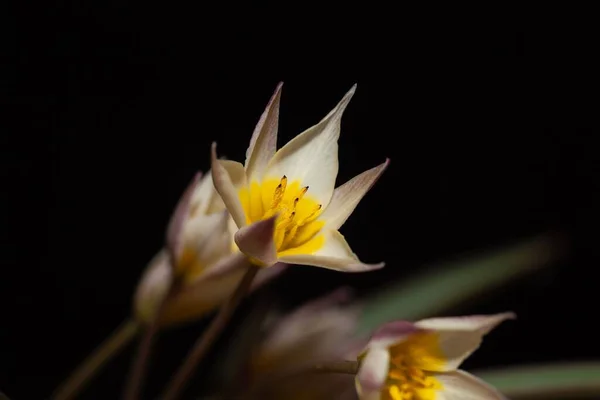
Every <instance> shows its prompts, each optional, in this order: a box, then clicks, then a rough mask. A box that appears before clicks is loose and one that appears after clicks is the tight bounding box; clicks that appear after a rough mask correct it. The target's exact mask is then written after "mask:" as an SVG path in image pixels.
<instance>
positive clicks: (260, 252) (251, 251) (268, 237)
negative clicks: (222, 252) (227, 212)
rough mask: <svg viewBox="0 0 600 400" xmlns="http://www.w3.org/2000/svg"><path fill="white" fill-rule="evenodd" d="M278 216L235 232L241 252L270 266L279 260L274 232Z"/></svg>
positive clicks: (261, 264) (236, 241) (265, 265)
mask: <svg viewBox="0 0 600 400" xmlns="http://www.w3.org/2000/svg"><path fill="white" fill-rule="evenodd" d="M276 219H277V216H273V217H271V218H268V219H264V220H261V221H258V222H255V223H253V224H251V225H248V226H244V227H242V228H241V229H240V230H239V231H237V232H236V234H235V237H234V238H235V243H236V244H237V245H238V247H239V248H240V250H241V252H242V253H244V254H246V255H247V256H248V257H250V258H251V259H253V260H254V261H256V262H258V263H259V264H260V266H264V267H270V266H272V265H273V264H275V263H276V262H277V249H276V248H275V241H274V240H273V234H274V232H275V221H276Z"/></svg>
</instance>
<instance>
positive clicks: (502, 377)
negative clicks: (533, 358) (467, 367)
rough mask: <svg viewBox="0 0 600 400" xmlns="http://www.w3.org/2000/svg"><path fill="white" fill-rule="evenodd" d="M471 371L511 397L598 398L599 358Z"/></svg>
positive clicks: (517, 399)
mask: <svg viewBox="0 0 600 400" xmlns="http://www.w3.org/2000/svg"><path fill="white" fill-rule="evenodd" d="M474 374H475V375H477V376H478V377H479V378H481V379H483V380H484V381H486V382H488V383H489V384H491V385H493V386H495V387H496V388H498V390H500V391H501V392H502V393H503V394H504V395H505V396H508V397H509V398H510V399H513V400H533V399H539V400H541V399H544V400H546V399H583V398H588V399H599V398H600V361H593V362H592V361H590V362H578V363H576V362H573V363H555V364H553V363H550V364H541V365H523V366H514V367H506V368H498V369H494V370H491V369H490V370H481V371H474Z"/></svg>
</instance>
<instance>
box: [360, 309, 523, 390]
mask: <svg viewBox="0 0 600 400" xmlns="http://www.w3.org/2000/svg"><path fill="white" fill-rule="evenodd" d="M512 318H515V315H514V314H513V313H502V314H496V315H487V316H483V315H482V316H470V317H454V318H431V319H425V320H421V321H419V322H416V323H414V324H413V323H410V322H407V321H398V322H392V323H389V324H386V325H384V326H382V327H381V328H380V329H379V330H378V331H377V332H376V333H375V334H374V335H373V337H372V338H371V340H370V342H369V344H368V345H367V347H366V350H365V351H364V352H363V353H361V355H360V357H359V359H360V360H361V367H360V370H359V373H358V375H357V379H356V387H357V391H358V393H359V397H360V398H361V399H365V400H380V399H381V400H386V399H387V400H433V399H435V400H467V399H478V400H479V399H481V400H484V399H505V397H504V396H503V395H502V394H500V393H499V392H498V391H497V390H495V389H494V388H492V387H491V386H489V385H487V384H486V383H484V382H483V381H481V380H480V379H478V378H476V377H474V376H473V375H470V374H468V373H467V372H464V371H461V370H458V367H459V366H460V364H461V363H462V362H463V360H465V359H466V358H467V357H468V356H469V355H470V354H471V353H473V352H474V351H475V350H476V349H477V348H478V347H479V345H480V344H481V341H482V339H483V336H484V335H485V334H487V333H488V332H489V331H491V330H492V329H493V328H495V327H496V326H497V325H498V324H500V323H501V322H502V321H505V320H507V319H512Z"/></svg>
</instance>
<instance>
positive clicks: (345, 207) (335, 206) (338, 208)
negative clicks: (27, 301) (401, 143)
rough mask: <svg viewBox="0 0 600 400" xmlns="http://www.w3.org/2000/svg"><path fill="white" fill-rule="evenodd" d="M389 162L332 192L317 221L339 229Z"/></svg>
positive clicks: (358, 176) (356, 177) (387, 160)
mask: <svg viewBox="0 0 600 400" xmlns="http://www.w3.org/2000/svg"><path fill="white" fill-rule="evenodd" d="M389 162H390V160H389V158H388V159H386V160H385V162H384V163H382V164H380V165H378V166H376V167H374V168H371V169H369V170H367V171H365V172H363V173H362V174H360V175H357V176H355V177H354V178H352V179H351V180H349V181H348V182H346V183H344V184H343V185H342V186H339V187H337V188H336V189H335V190H334V191H333V196H332V197H331V201H330V202H329V205H328V206H327V208H326V209H325V211H323V214H321V215H320V216H319V220H322V221H325V223H326V226H327V228H328V229H333V230H338V229H340V227H341V226H342V225H343V224H344V222H346V220H347V219H348V217H349V216H350V215H351V214H352V212H353V211H354V209H355V208H356V206H357V205H358V203H359V202H360V201H361V200H362V198H363V197H364V196H365V194H367V192H368V191H369V190H370V189H371V187H373V185H374V184H375V182H377V180H378V179H379V177H380V176H381V174H383V171H385V169H386V168H387V166H388V164H389Z"/></svg>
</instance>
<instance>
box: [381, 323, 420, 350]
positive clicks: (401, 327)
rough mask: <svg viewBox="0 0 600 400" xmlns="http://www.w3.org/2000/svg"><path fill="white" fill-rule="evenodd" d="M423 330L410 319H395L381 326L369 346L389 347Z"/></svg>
mask: <svg viewBox="0 0 600 400" xmlns="http://www.w3.org/2000/svg"><path fill="white" fill-rule="evenodd" d="M418 332H422V330H421V329H419V328H418V327H417V326H416V325H415V324H414V323H412V322H410V321H393V322H388V323H387V324H384V325H382V326H380V327H379V329H377V330H376V331H375V332H374V333H373V336H372V337H371V340H370V341H369V346H372V347H385V348H387V347H389V346H392V345H395V344H398V343H401V342H403V341H404V340H406V339H407V338H408V337H410V335H413V334H415V333H418Z"/></svg>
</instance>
